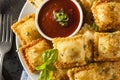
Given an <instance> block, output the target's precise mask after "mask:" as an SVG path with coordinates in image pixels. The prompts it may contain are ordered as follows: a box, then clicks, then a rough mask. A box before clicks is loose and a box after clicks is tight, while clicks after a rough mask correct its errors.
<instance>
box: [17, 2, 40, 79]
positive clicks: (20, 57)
mask: <svg viewBox="0 0 120 80" xmlns="http://www.w3.org/2000/svg"><path fill="white" fill-rule="evenodd" d="M28 5H29V6H31V7H33V6H32V5H31V4H30V3H29V2H28V1H26V2H25V3H24V5H23V7H22V9H21V11H20V14H19V17H18V20H17V21H19V20H21V18H22V17H23V13H24V10H25V8H27V6H28ZM28 8H29V7H28ZM33 9H34V10H35V8H33ZM33 13H34V12H33ZM25 16H27V15H25ZM15 43H16V48H17V50H18V49H19V46H20V41H19V39H18V37H17V36H15ZM17 53H18V57H19V60H20V62H21V64H22V66H23V69H24V70H25V71H26V72H27V74H28V77H30V79H32V80H37V79H38V75H37V74H35V73H31V72H30V71H29V69H28V67H27V65H26V63H25V61H24V60H23V58H22V55H21V53H20V52H17Z"/></svg>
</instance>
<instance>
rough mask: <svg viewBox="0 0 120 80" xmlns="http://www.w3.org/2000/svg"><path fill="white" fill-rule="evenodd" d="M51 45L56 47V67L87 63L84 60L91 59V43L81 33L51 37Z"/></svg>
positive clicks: (69, 66) (70, 66)
mask: <svg viewBox="0 0 120 80" xmlns="http://www.w3.org/2000/svg"><path fill="white" fill-rule="evenodd" d="M52 42H53V46H54V48H55V49H58V51H59V53H58V61H57V62H56V67H58V68H72V67H75V66H82V65H85V64H87V61H86V60H89V61H91V60H92V44H91V41H90V40H89V39H87V38H84V37H83V36H82V35H79V36H74V37H69V38H55V39H53V41H52Z"/></svg>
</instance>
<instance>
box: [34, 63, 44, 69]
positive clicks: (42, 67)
mask: <svg viewBox="0 0 120 80" xmlns="http://www.w3.org/2000/svg"><path fill="white" fill-rule="evenodd" d="M45 68H46V64H42V65H41V66H37V67H35V69H36V70H43V69H45Z"/></svg>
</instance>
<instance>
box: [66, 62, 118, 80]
mask: <svg viewBox="0 0 120 80" xmlns="http://www.w3.org/2000/svg"><path fill="white" fill-rule="evenodd" d="M68 76H69V80H120V62H103V63H97V64H96V63H94V64H92V65H90V66H88V67H87V68H85V69H81V68H73V69H71V70H69V71H68Z"/></svg>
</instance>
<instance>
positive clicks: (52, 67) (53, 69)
mask: <svg viewBox="0 0 120 80" xmlns="http://www.w3.org/2000/svg"><path fill="white" fill-rule="evenodd" d="M47 69H48V70H50V71H55V70H56V68H55V67H54V66H53V64H49V65H47Z"/></svg>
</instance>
